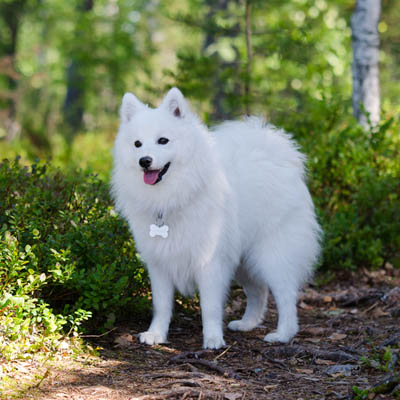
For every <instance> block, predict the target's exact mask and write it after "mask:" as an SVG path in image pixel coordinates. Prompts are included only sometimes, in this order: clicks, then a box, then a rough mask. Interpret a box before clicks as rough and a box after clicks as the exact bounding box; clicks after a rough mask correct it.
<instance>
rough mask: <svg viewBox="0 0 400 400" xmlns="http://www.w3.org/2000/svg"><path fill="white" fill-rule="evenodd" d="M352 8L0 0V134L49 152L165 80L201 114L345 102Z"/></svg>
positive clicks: (390, 24)
mask: <svg viewBox="0 0 400 400" xmlns="http://www.w3.org/2000/svg"><path fill="white" fill-rule="evenodd" d="M395 4H396V1H395V0H385V1H383V3H382V7H383V8H382V18H381V20H380V22H379V25H378V29H379V32H380V34H381V43H382V45H381V50H380V63H381V70H382V71H383V72H382V74H381V86H382V89H381V90H382V98H383V112H384V114H385V115H388V114H389V115H392V114H394V113H395V112H396V111H397V110H398V98H399V95H400V83H399V81H398V80H396V78H398V74H399V72H398V68H396V65H397V64H398V62H399V61H400V60H399V58H400V53H399V51H398V48H399V47H398V46H396V43H397V42H396V41H398V37H399V36H398V35H397V36H396V32H397V31H398V30H399V28H398V24H396V21H398V20H399V19H400V15H399V14H400V12H399V11H398V10H399V7H396V6H395ZM354 8H355V1H354V0H334V1H329V2H328V1H326V0H317V1H311V0H291V1H289V0H283V1H281V0H279V1H278V0H270V1H268V2H265V1H262V0H185V1H182V2H179V4H174V7H171V4H170V2H168V1H166V0H152V1H145V0H134V1H128V0H71V1H68V2H65V1H62V0H0V38H1V41H0V104H1V126H0V136H1V137H3V138H6V139H7V140H12V139H14V138H16V137H20V138H22V139H23V140H26V141H27V142H29V143H30V144H31V145H32V151H33V153H35V152H37V153H38V154H42V153H43V152H45V153H46V154H51V149H52V146H54V141H55V140H56V139H55V137H56V136H57V135H61V134H62V136H63V137H64V138H66V139H67V140H72V139H73V137H74V136H75V135H76V134H77V133H79V132H85V131H92V132H93V131H95V130H101V131H103V132H104V131H106V130H108V131H110V132H111V131H113V132H114V131H115V123H116V119H117V118H116V115H117V110H118V107H119V103H120V99H121V96H122V94H123V92H124V91H126V90H131V91H133V92H135V93H137V94H138V95H139V96H141V97H142V98H144V100H145V101H147V102H149V103H153V104H156V103H157V102H158V101H159V98H160V95H161V94H162V93H163V92H164V91H165V90H166V89H167V88H168V87H170V86H172V85H177V86H179V87H180V88H181V89H182V90H183V92H184V93H185V94H186V95H187V96H188V97H189V98H190V99H191V101H192V102H195V103H196V105H195V106H196V109H197V110H200V111H201V113H202V116H203V117H204V118H205V119H206V121H207V122H210V121H216V120H220V119H225V118H230V117H235V116H238V115H241V114H245V113H256V114H261V115H264V116H266V117H267V118H269V119H271V120H273V121H274V122H277V123H282V122H283V123H284V122H285V121H288V119H289V120H292V119H296V118H298V115H299V113H304V112H305V113H307V114H308V112H309V111H310V110H309V108H310V107H311V109H314V107H315V105H316V104H319V103H320V102H324V103H325V104H326V105H327V107H328V108H329V107H330V105H332V104H336V105H335V107H336V106H337V105H340V107H341V108H343V110H345V112H349V107H350V99H351V93H352V92H351V91H352V86H351V79H352V74H351V61H352V48H351V29H350V18H351V15H352V13H353V11H354ZM317 107H319V106H317ZM328 114H329V115H331V113H330V112H329V113H328ZM329 115H328V118H331V117H332V116H331V117H329ZM332 118H333V117H332Z"/></svg>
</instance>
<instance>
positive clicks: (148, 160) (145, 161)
mask: <svg viewBox="0 0 400 400" xmlns="http://www.w3.org/2000/svg"><path fill="white" fill-rule="evenodd" d="M152 162H153V159H152V158H151V157H149V156H146V157H142V158H141V159H140V160H139V165H140V166H141V167H142V168H149V167H150V165H151V163H152Z"/></svg>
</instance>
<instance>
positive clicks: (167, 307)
mask: <svg viewBox="0 0 400 400" xmlns="http://www.w3.org/2000/svg"><path fill="white" fill-rule="evenodd" d="M149 274H150V281H151V292H152V297H153V319H152V321H151V324H150V327H149V329H148V330H147V331H146V332H142V333H141V334H140V336H139V339H140V343H146V344H150V345H153V344H158V343H165V342H166V341H167V335H168V328H169V323H170V321H171V315H172V306H173V297H174V286H173V283H172V281H171V279H170V277H169V276H168V274H166V273H165V271H164V270H163V268H162V267H157V268H149Z"/></svg>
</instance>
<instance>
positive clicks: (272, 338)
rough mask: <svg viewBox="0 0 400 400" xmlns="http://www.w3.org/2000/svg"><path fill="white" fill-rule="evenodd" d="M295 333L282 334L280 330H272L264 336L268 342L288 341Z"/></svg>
mask: <svg viewBox="0 0 400 400" xmlns="http://www.w3.org/2000/svg"><path fill="white" fill-rule="evenodd" d="M293 336H294V335H290V334H282V333H279V332H271V333H269V334H268V335H266V336H265V337H264V340H265V341H266V342H268V343H276V342H279V343H288V342H290V340H291V339H292V338H293Z"/></svg>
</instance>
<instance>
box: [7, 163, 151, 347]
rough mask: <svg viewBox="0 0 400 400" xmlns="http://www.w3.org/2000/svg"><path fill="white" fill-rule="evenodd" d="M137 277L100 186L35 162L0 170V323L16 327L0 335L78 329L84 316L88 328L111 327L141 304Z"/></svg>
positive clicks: (123, 230)
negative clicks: (29, 165) (137, 296)
mask: <svg viewBox="0 0 400 400" xmlns="http://www.w3.org/2000/svg"><path fill="white" fill-rule="evenodd" d="M143 277H144V269H143V266H142V264H141V262H140V260H139V258H138V256H137V254H136V252H135V247H134V243H133V240H132V238H131V235H130V233H129V231H128V229H127V226H126V225H125V224H124V223H123V222H122V220H121V219H119V218H118V217H117V216H116V214H115V212H114V210H113V208H112V202H111V199H110V197H109V188H108V186H107V185H106V184H104V183H103V182H102V181H101V180H99V179H98V178H96V177H95V176H93V175H86V174H83V173H82V172H79V171H69V172H68V173H62V172H61V171H60V170H57V169H51V168H49V167H48V165H45V164H41V163H36V164H34V165H32V167H30V168H27V167H22V166H21V165H20V164H19V162H18V160H16V161H14V162H10V161H7V160H4V161H3V162H2V163H1V164H0V318H2V319H3V322H4V321H6V320H8V321H10V318H11V319H13V324H14V326H15V327H17V328H16V329H8V330H7V329H6V331H4V330H3V332H2V333H3V334H5V336H6V337H9V338H12V337H15V335H18V334H20V333H21V332H24V329H25V328H26V329H25V330H32V329H37V328H38V327H40V329H42V331H43V332H44V333H48V334H50V333H54V332H59V333H60V332H61V331H62V328H63V326H64V325H65V327H66V329H67V330H75V331H77V330H79V326H80V324H81V323H82V322H83V321H84V320H85V319H88V318H89V317H90V316H91V315H92V319H91V322H92V324H93V325H96V326H97V327H98V326H105V325H107V324H108V325H110V324H112V323H113V322H114V320H115V318H116V317H115V316H116V315H118V316H121V317H122V316H124V315H126V314H127V313H129V312H131V311H132V310H135V309H136V308H138V307H139V306H140V304H141V303H140V301H139V300H138V298H136V297H135V296H136V295H137V294H138V293H139V292H140V291H142V290H143V288H144V287H145V283H144V282H145V280H144V279H143ZM2 325H3V324H2ZM11 325H12V324H11V323H9V324H8V325H7V326H9V327H10V326H11ZM3 326H5V325H3ZM18 329H20V332H18ZM64 331H65V330H64ZM0 348H1V344H0Z"/></svg>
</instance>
